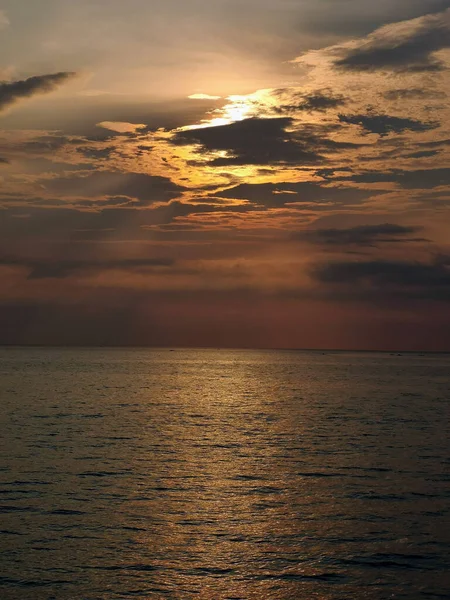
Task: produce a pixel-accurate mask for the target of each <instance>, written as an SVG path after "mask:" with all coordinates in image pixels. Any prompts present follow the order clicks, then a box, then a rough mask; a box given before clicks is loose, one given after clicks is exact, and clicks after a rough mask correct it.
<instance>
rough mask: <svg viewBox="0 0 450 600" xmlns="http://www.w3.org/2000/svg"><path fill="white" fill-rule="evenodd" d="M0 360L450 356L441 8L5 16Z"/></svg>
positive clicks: (449, 140) (199, 3)
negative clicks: (125, 355) (35, 351)
mask: <svg viewBox="0 0 450 600" xmlns="http://www.w3.org/2000/svg"><path fill="white" fill-rule="evenodd" d="M0 48H1V51H0V57H1V58H0V73H1V76H0V120H1V123H0V278H1V279H0V281H1V285H0V343H2V344H42V345H46V344H56V345H60V344H61V345H64V344H68V345H72V344H77V345H78V344H80V345H151V346H217V347H220V346H227V347H255V348H259V347H261V348H264V347H284V348H342V349H351V348H354V349H384V350H393V349H404V350H448V351H450V107H449V97H450V77H449V69H450V0H395V1H394V2H393V1H392V0H389V1H388V0H379V1H378V2H373V0H239V1H238V0H164V1H157V0H127V1H126V2H124V1H123V0H77V1H74V0H39V1H36V0H0Z"/></svg>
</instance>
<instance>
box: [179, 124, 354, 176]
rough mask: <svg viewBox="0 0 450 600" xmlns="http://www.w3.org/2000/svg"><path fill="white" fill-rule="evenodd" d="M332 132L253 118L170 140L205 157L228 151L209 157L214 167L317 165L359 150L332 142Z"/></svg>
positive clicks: (344, 143)
mask: <svg viewBox="0 0 450 600" xmlns="http://www.w3.org/2000/svg"><path fill="white" fill-rule="evenodd" d="M295 127H297V129H295ZM329 131H330V128H328V127H327V126H320V125H318V126H316V125H305V124H302V125H301V126H300V127H299V126H298V125H296V124H295V121H294V119H291V118H289V117H277V118H258V117H252V118H249V119H244V120H242V121H237V122H235V123H231V124H229V125H220V126H215V127H201V128H198V129H189V130H185V131H178V132H176V133H175V134H174V136H173V138H172V140H171V141H172V143H173V144H175V145H181V146H183V145H199V146H201V150H200V151H201V152H203V153H204V154H205V155H208V154H209V153H211V152H223V151H225V152H226V153H227V155H226V156H225V157H224V156H220V157H214V156H213V157H209V158H211V160H210V161H209V165H212V166H227V165H270V164H297V165H302V164H314V163H317V162H319V161H323V160H324V158H323V156H322V154H321V153H322V152H328V153H329V152H336V151H339V150H342V149H347V148H355V147H358V144H353V143H349V142H338V141H335V140H332V139H330V138H329V137H327V135H326V134H327V133H328V132H329Z"/></svg>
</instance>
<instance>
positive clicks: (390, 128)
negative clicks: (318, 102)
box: [339, 113, 439, 137]
mask: <svg viewBox="0 0 450 600" xmlns="http://www.w3.org/2000/svg"><path fill="white" fill-rule="evenodd" d="M339 121H340V122H341V123H347V124H349V125H359V126H360V127H362V128H363V129H364V131H366V132H367V133H376V134H378V135H380V136H381V137H384V136H386V135H389V134H390V133H402V132H403V131H416V132H423V131H429V130H430V129H436V128H437V127H439V123H436V122H433V123H424V122H423V121H417V120H416V119H408V118H401V117H391V116H389V115H375V114H370V113H369V114H365V115H339Z"/></svg>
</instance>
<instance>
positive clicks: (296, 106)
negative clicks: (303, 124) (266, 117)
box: [274, 89, 347, 114]
mask: <svg viewBox="0 0 450 600" xmlns="http://www.w3.org/2000/svg"><path fill="white" fill-rule="evenodd" d="M286 93H289V90H284V89H281V90H276V91H275V92H274V96H278V97H280V96H282V95H283V94H286ZM346 102H347V101H346V99H345V98H344V96H341V95H334V94H333V93H332V91H331V90H318V91H315V92H311V93H309V94H295V95H294V97H293V98H292V102H291V103H289V104H280V105H278V106H276V107H275V108H274V112H275V113H277V114H285V113H292V112H298V111H306V112H313V111H317V112H326V111H327V110H329V109H333V108H337V107H338V106H343V105H344V104H346Z"/></svg>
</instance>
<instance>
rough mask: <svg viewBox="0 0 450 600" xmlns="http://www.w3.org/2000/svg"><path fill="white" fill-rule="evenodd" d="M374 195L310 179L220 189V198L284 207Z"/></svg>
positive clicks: (342, 202) (346, 201) (357, 199)
mask: <svg viewBox="0 0 450 600" xmlns="http://www.w3.org/2000/svg"><path fill="white" fill-rule="evenodd" d="M373 194H377V191H374V190H363V189H358V188H356V187H331V186H324V185H322V184H321V183H316V182H312V181H301V182H299V183H279V184H275V183H259V184H258V183H254V184H252V183H242V184H240V185H237V186H234V187H231V188H228V189H226V190H223V191H221V192H220V194H219V195H220V196H221V197H223V198H235V199H240V200H247V201H248V202H251V203H253V204H256V205H263V206H267V207H278V206H284V205H285V204H293V203H311V204H317V208H319V205H320V204H322V203H326V204H327V205H328V206H327V208H330V204H334V205H353V204H356V203H358V202H361V201H362V200H364V199H365V198H368V197H369V196H371V195H373Z"/></svg>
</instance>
